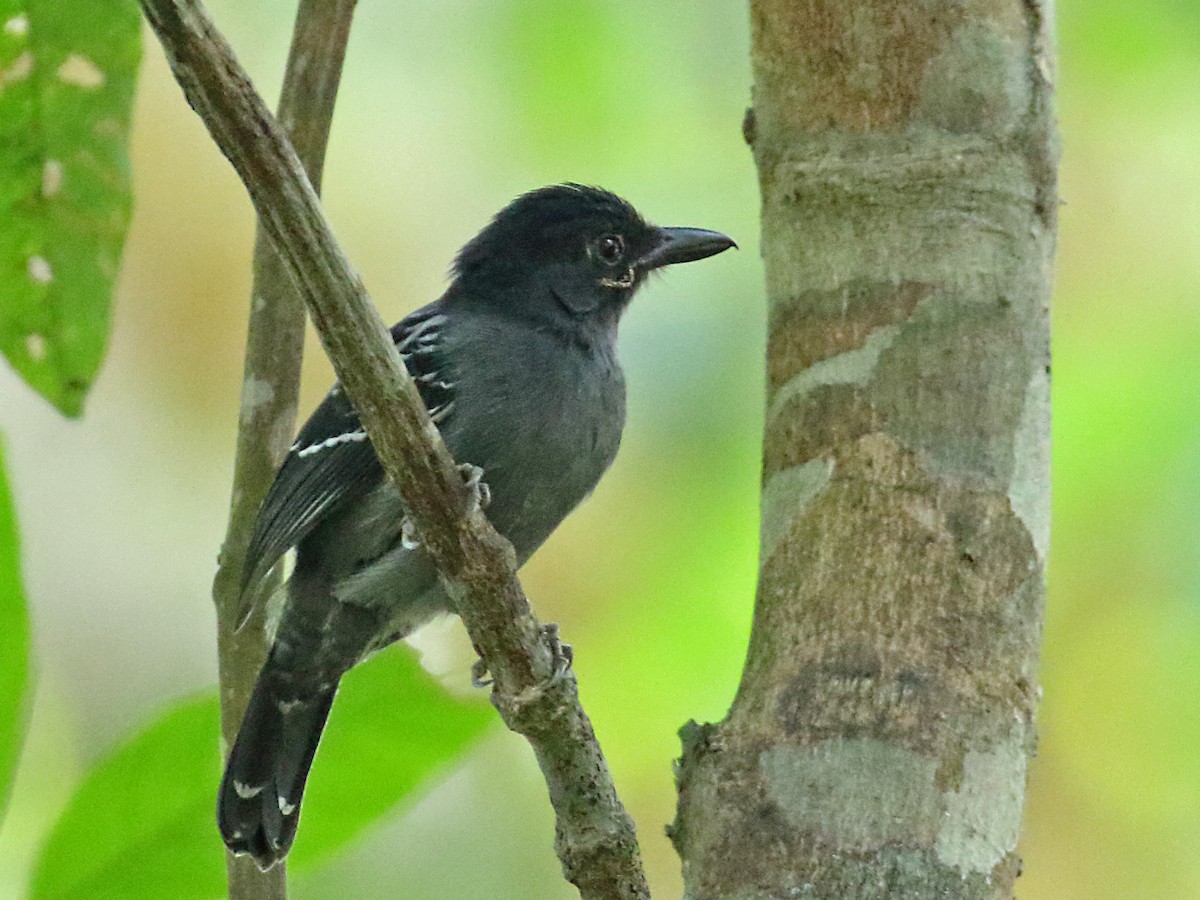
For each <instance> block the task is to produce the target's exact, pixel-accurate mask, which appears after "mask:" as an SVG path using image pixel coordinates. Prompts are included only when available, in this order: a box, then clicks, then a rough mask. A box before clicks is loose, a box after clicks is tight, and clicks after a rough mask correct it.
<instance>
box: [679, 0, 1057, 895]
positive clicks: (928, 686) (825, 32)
mask: <svg viewBox="0 0 1200 900" xmlns="http://www.w3.org/2000/svg"><path fill="white" fill-rule="evenodd" d="M750 8H751V16H752V35H753V51H752V52H753V65H754V96H753V108H752V110H751V111H749V112H748V114H747V121H746V134H747V139H748V140H749V141H750V142H751V144H752V146H753V149H754V156H755V161H756V163H757V165H758V172H759V178H760V185H761V191H762V202H763V224H762V230H763V257H764V262H765V267H766V282H767V296H768V300H769V309H770V326H769V344H768V363H767V365H768V395H767V415H766V434H765V438H764V452H763V489H762V535H761V540H762V545H761V556H760V560H761V563H760V566H761V567H760V574H759V586H758V597H757V602H756V607H755V617H754V627H753V633H752V636H751V642H750V649H749V655H748V659H747V664H746V669H745V672H744V675H743V679H742V683H741V686H740V688H739V691H738V695H737V698H736V700H735V702H734V705H733V708H732V709H731V711H730V713H729V715H728V717H727V718H726V719H725V721H724V722H722V723H720V724H719V725H709V726H696V725H692V726H689V727H688V728H686V729H685V730H684V732H683V737H684V753H683V760H682V763H681V767H680V802H679V814H678V818H677V820H676V823H675V825H674V826H673V827H672V835H673V838H674V840H675V844H676V846H677V848H678V849H679V852H680V855H681V857H682V859H683V863H684V877H685V882H686V888H687V896H688V897H689V898H693V900H715V898H738V900H749V898H784V897H787V898H792V897H805V898H814V900H815V898H825V900H834V898H836V900H857V898H885V897H886V898H935V897H936V898H1007V897H1011V896H1012V889H1013V882H1014V880H1015V879H1016V877H1017V875H1018V874H1019V871H1020V860H1019V859H1018V857H1017V855H1016V852H1015V849H1016V844H1017V837H1018V833H1019V829H1020V821H1021V809H1022V803H1023V799H1024V792H1025V778H1026V770H1027V766H1028V762H1029V759H1030V757H1031V755H1032V753H1033V749H1034V711H1035V705H1036V699H1037V686H1036V666H1037V658H1038V648H1039V641H1040V629H1041V607H1042V601H1043V596H1044V569H1045V556H1046V549H1047V543H1048V539H1049V469H1048V462H1049V384H1050V381H1049V373H1050V367H1049V321H1048V298H1049V293H1050V267H1051V257H1052V252H1053V245H1054V228H1055V210H1056V202H1057V201H1056V199H1055V180H1054V179H1055V160H1056V150H1055V137H1054V129H1053V121H1052V117H1051V113H1050V103H1049V99H1050V94H1051V80H1052V71H1053V69H1052V55H1051V49H1050V47H1049V39H1050V38H1049V35H1050V31H1051V28H1050V24H1049V23H1048V21H1047V18H1046V16H1047V9H1046V5H1045V4H1044V3H1043V2H1042V0H1025V2H1021V0H1000V2H994V0H989V2H986V3H985V2H979V0H958V2H950V0H852V2H836V0H751V3H750Z"/></svg>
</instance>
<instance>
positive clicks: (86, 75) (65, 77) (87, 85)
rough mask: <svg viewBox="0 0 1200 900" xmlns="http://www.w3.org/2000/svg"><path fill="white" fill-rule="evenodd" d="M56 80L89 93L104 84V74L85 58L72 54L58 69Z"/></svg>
mask: <svg viewBox="0 0 1200 900" xmlns="http://www.w3.org/2000/svg"><path fill="white" fill-rule="evenodd" d="M58 80H59V81H61V82H63V83H64V84H73V85H75V87H81V88H84V89H85V90H89V91H90V90H94V89H95V88H98V87H100V86H101V85H102V84H104V73H103V72H101V71H100V70H99V69H98V68H96V64H95V63H94V62H92V61H91V60H90V59H88V58H87V57H86V56H80V55H79V54H78V53H72V54H71V55H70V56H68V57H67V58H66V60H65V61H64V62H63V64H62V65H61V66H59V67H58Z"/></svg>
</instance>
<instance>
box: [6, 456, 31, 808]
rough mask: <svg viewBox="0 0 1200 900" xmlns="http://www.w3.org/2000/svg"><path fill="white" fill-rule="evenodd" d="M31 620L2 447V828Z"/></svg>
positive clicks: (20, 730)
mask: <svg viewBox="0 0 1200 900" xmlns="http://www.w3.org/2000/svg"><path fill="white" fill-rule="evenodd" d="M28 681H29V615H28V613H27V612H26V611H25V595H24V592H23V591H22V589H21V559H20V556H19V553H18V549H17V522H16V517H15V516H14V515H13V502H12V495H11V494H10V493H9V490H8V480H7V476H6V475H5V467H4V445H3V444H0V822H2V821H3V820H4V808H5V806H6V805H7V803H8V792H9V789H10V788H11V787H12V777H13V770H14V769H15V768H16V765H17V758H18V757H19V755H20V752H21V743H22V738H23V737H24V734H25V724H26V719H27V716H26V709H25V702H26V695H27V693H28V690H29V685H28Z"/></svg>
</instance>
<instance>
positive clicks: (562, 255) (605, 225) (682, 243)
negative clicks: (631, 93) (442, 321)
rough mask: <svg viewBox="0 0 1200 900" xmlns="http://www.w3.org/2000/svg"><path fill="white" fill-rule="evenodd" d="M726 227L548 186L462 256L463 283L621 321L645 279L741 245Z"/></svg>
mask: <svg viewBox="0 0 1200 900" xmlns="http://www.w3.org/2000/svg"><path fill="white" fill-rule="evenodd" d="M734 246H736V244H734V242H733V240H731V239H730V238H729V237H727V236H725V235H723V234H721V233H720V232H717V231H705V230H703V229H698V228H660V227H658V226H655V225H651V224H650V223H648V222H647V221H646V220H645V219H643V218H642V217H641V216H640V215H638V212H637V210H635V209H634V208H633V207H632V206H630V205H629V203H627V202H626V201H624V200H622V199H621V198H620V197H618V196H616V195H615V194H610V193H609V192H608V191H604V190H601V189H599V188H594V187H584V186H583V185H578V184H560V185H553V186H551V187H544V188H539V189H538V190H535V191H531V192H529V193H528V194H523V195H522V196H520V197H518V198H517V199H516V200H514V201H513V202H512V203H510V204H509V205H508V206H506V207H505V208H504V209H502V210H501V211H500V212H499V213H498V214H497V215H496V217H495V218H494V219H493V220H492V221H491V223H490V224H489V225H488V226H487V227H486V228H484V229H483V231H481V232H480V233H479V234H478V235H477V236H476V237H475V238H474V240H472V241H471V242H470V243H469V244H467V245H466V246H465V247H464V248H463V249H462V251H461V252H460V253H459V255H458V258H457V260H455V264H454V274H455V280H456V282H457V285H458V287H459V289H460V290H461V291H462V293H463V294H464V295H466V296H469V297H472V298H474V299H475V300H476V302H486V303H489V304H490V303H496V304H503V305H504V306H505V307H506V308H509V309H513V311H516V312H519V313H524V314H533V315H535V316H539V317H540V316H542V315H549V316H564V315H565V316H567V317H569V318H575V319H580V318H584V319H594V318H600V319H604V320H615V318H616V317H617V316H619V315H620V313H621V312H622V311H623V310H624V309H625V307H626V305H627V304H628V303H629V299H630V298H631V297H632V296H633V293H634V291H636V290H637V288H638V287H639V285H641V284H642V282H643V281H644V280H645V278H646V276H647V275H648V274H649V273H650V272H653V271H655V270H656V269H660V268H662V267H663V266H669V265H671V264H673V263H681V262H691V261H693V260H697V259H704V258H705V257H707V256H712V255H714V254H716V253H720V252H721V251H722V250H727V249H728V248H730V247H734Z"/></svg>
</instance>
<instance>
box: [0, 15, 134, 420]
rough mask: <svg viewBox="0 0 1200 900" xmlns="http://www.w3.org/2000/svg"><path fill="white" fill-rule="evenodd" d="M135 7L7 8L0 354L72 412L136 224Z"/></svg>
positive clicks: (0, 76) (104, 334) (0, 57)
mask: <svg viewBox="0 0 1200 900" xmlns="http://www.w3.org/2000/svg"><path fill="white" fill-rule="evenodd" d="M140 26H141V19H140V15H139V12H138V6H137V3H136V2H134V0H0V173H2V177H0V351H3V353H4V355H5V356H6V357H8V360H9V362H11V363H12V365H13V366H14V368H16V370H17V371H18V372H19V373H20V374H21V376H22V377H23V378H24V379H25V380H26V381H27V382H29V384H30V385H31V386H32V387H33V388H34V389H36V390H37V391H38V392H40V393H41V394H42V395H44V396H45V397H46V399H48V400H49V401H50V402H51V403H53V404H54V405H55V406H57V407H58V408H59V409H60V410H62V412H63V413H65V414H66V415H68V416H77V415H79V413H80V412H81V411H82V408H83V398H84V395H85V394H86V393H87V390H88V388H89V387H90V386H91V383H92V379H93V378H94V377H95V375H96V372H97V370H98V369H99V367H100V361H101V359H102V358H103V355H104V348H105V344H106V343H107V340H108V330H109V309H110V306H111V294H112V289H113V281H114V279H115V277H116V274H117V268H118V265H119V263H120V259H121V248H122V246H123V244H124V242H125V232H126V230H127V228H128V225H129V213H130V204H131V195H130V176H129V153H128V143H129V126H130V112H131V107H132V104H133V89H134V77H135V75H136V74H137V64H138V59H139V56H140V53H141V43H140V35H141V32H140Z"/></svg>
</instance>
